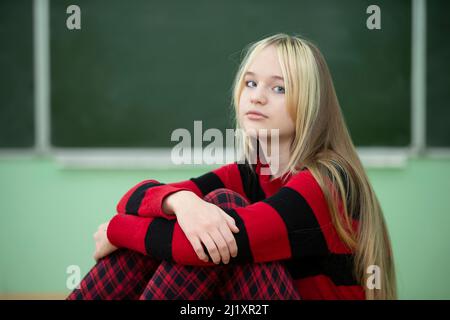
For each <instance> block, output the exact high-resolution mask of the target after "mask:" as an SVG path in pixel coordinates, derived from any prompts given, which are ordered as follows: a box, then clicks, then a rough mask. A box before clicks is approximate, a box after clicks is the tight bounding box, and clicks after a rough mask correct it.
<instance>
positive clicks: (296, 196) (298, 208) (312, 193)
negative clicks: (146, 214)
mask: <svg viewBox="0 0 450 320" xmlns="http://www.w3.org/2000/svg"><path fill="white" fill-rule="evenodd" d="M224 211H225V212H226V213H227V214H229V215H230V216H232V217H233V218H234V219H235V221H236V224H237V227H238V228H239V230H240V231H239V232H238V233H237V234H234V236H235V239H236V242H237V246H238V255H237V257H235V258H232V259H231V262H235V263H248V262H268V261H277V260H285V259H290V258H301V257H305V256H311V255H313V256H319V255H324V254H327V253H328V252H329V249H328V245H327V241H326V238H325V235H324V232H326V230H327V229H330V228H329V227H330V226H331V224H332V222H331V220H330V217H329V213H328V208H327V206H326V202H325V199H324V196H323V193H322V191H321V189H320V187H319V185H318V184H317V182H316V180H315V179H314V177H313V176H312V175H311V174H310V173H309V171H302V172H300V173H298V174H296V175H295V176H293V177H292V178H291V180H290V181H289V182H288V183H287V184H286V185H285V186H284V187H282V188H281V189H280V190H279V191H278V192H277V193H276V194H274V195H273V196H271V197H269V198H267V199H265V200H263V201H259V202H256V203H254V204H252V205H249V206H246V207H240V208H236V209H225V210H224ZM328 233H329V232H328ZM108 238H109V240H110V241H111V243H112V244H114V245H115V246H118V247H126V248H129V249H132V250H136V251H139V252H141V253H143V254H148V255H151V256H153V257H155V258H158V259H162V260H172V261H175V262H177V263H180V264H185V265H201V266H207V265H212V263H211V262H209V263H205V262H203V261H201V260H200V259H198V258H197V255H196V254H195V251H194V249H193V248H192V246H191V245H190V242H189V241H188V239H187V238H186V236H185V235H184V233H183V231H182V230H181V228H180V226H179V225H178V223H177V221H176V220H167V219H163V218H142V217H136V216H132V215H116V216H115V217H114V218H113V219H112V220H111V222H110V224H109V227H108Z"/></svg>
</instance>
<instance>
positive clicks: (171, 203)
mask: <svg viewBox="0 0 450 320" xmlns="http://www.w3.org/2000/svg"><path fill="white" fill-rule="evenodd" d="M193 198H198V196H197V195H196V194H195V193H194V192H192V191H187V190H181V191H178V192H174V193H172V194H170V195H168V196H167V197H166V198H165V199H164V200H163V205H162V209H163V211H164V213H166V214H169V215H174V214H176V212H177V211H178V209H179V208H180V207H181V206H182V205H183V204H186V203H189V202H190V201H192V200H193Z"/></svg>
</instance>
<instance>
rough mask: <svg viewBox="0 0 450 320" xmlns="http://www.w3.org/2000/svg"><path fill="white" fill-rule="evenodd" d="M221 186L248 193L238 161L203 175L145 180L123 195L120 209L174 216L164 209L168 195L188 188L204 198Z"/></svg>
mask: <svg viewBox="0 0 450 320" xmlns="http://www.w3.org/2000/svg"><path fill="white" fill-rule="evenodd" d="M219 188H227V189H230V190H233V191H235V192H237V193H239V194H240V195H242V196H243V197H246V195H245V192H244V191H243V187H242V182H241V179H240V171H239V169H238V165H237V164H236V163H232V164H228V165H224V166H222V167H220V168H218V169H216V170H213V171H211V172H208V173H205V174H203V175H202V176H200V177H197V178H191V179H189V180H185V181H181V182H176V183H169V184H162V183H160V182H158V181H156V180H144V181H142V182H140V183H138V184H137V185H135V186H134V187H133V188H131V189H130V190H128V192H127V193H126V194H125V195H124V196H123V197H122V198H121V199H120V201H119V203H118V204H117V213H119V214H130V215H139V216H142V217H164V218H166V219H174V218H175V217H174V216H173V215H168V214H166V213H164V211H163V209H162V205H163V201H164V199H165V198H166V197H167V196H169V195H170V194H172V193H175V192H177V191H181V190H188V191H191V192H193V193H195V194H196V195H197V196H198V197H200V198H203V197H204V196H205V195H206V194H208V193H209V192H211V191H213V190H216V189H219Z"/></svg>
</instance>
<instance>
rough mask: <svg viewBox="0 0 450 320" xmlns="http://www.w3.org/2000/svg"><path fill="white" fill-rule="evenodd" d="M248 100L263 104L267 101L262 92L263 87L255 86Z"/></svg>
mask: <svg viewBox="0 0 450 320" xmlns="http://www.w3.org/2000/svg"><path fill="white" fill-rule="evenodd" d="M250 102H251V103H252V104H255V105H256V104H261V105H265V104H266V103H267V98H266V95H265V94H264V92H263V88H256V89H255V90H254V91H253V92H252V95H251V97H250Z"/></svg>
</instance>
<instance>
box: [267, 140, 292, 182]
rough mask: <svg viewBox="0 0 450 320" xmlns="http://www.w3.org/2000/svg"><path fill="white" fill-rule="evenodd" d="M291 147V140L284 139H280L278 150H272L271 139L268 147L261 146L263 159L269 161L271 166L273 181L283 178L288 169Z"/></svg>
mask: <svg viewBox="0 0 450 320" xmlns="http://www.w3.org/2000/svg"><path fill="white" fill-rule="evenodd" d="M290 146H291V140H290V139H282V138H281V137H280V139H279V144H278V150H277V149H276V148H275V149H274V150H272V148H271V143H270V140H269V139H268V142H267V146H266V145H261V150H262V152H263V157H264V158H265V159H268V160H269V161H268V162H269V164H270V171H271V180H274V179H277V178H279V177H281V176H282V173H283V172H285V170H286V169H287V166H288V163H289V155H290ZM272 151H273V152H272ZM272 153H274V154H272ZM266 163H267V162H266Z"/></svg>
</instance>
